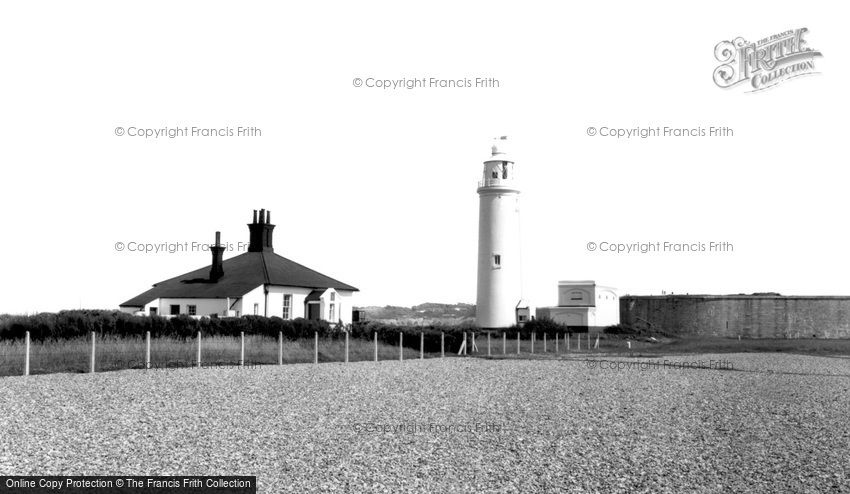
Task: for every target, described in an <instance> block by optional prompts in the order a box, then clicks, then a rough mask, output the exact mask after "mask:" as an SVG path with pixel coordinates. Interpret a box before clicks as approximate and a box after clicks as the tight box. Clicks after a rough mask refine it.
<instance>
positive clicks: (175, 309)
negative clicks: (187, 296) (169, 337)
mask: <svg viewBox="0 0 850 494" xmlns="http://www.w3.org/2000/svg"><path fill="white" fill-rule="evenodd" d="M179 314H180V305H179V304H174V305H172V306H171V315H172V316H176V315H179Z"/></svg>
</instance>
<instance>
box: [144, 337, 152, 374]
mask: <svg viewBox="0 0 850 494" xmlns="http://www.w3.org/2000/svg"><path fill="white" fill-rule="evenodd" d="M150 368H151V332H150V331H148V332H146V333H145V370H148V369H150Z"/></svg>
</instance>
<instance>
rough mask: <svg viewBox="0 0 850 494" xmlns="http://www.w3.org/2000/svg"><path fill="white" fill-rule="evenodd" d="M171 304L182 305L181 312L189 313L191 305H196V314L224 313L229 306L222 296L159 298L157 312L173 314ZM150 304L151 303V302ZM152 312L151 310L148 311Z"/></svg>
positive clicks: (167, 314) (162, 314)
mask: <svg viewBox="0 0 850 494" xmlns="http://www.w3.org/2000/svg"><path fill="white" fill-rule="evenodd" d="M171 304H174V305H179V306H180V314H189V309H188V306H189V305H194V306H195V309H196V310H195V315H196V316H210V315H213V314H216V315H219V316H220V315H222V314H224V311H225V309H226V308H227V301H226V300H225V299H222V298H162V299H158V305H157V307H158V309H157V314H158V315H160V316H170V315H171ZM149 305H150V304H149ZM146 314H150V310H149V308H148V310H147V311H146Z"/></svg>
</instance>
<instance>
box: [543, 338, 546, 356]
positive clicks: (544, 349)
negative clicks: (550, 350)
mask: <svg viewBox="0 0 850 494" xmlns="http://www.w3.org/2000/svg"><path fill="white" fill-rule="evenodd" d="M543 353H546V333H543Z"/></svg>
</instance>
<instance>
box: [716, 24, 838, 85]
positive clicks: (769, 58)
mask: <svg viewBox="0 0 850 494" xmlns="http://www.w3.org/2000/svg"><path fill="white" fill-rule="evenodd" d="M807 32H808V29H806V28H804V27H803V28H799V29H791V30H788V31H783V32H781V33H778V34H774V35H772V36H768V37H766V38H764V39H761V40H759V41H756V42H755V43H752V42H749V41H747V40H745V39H744V38H741V37H738V38H735V39H734V40H732V41H721V42H720V43H718V44H717V46H715V47H714V57H715V58H716V59H717V61H718V62H720V65H719V66H718V67H717V68H715V69H714V83H715V84H717V85H718V86H720V87H722V88H731V87H734V86H737V85H738V84H741V83H742V82H748V83H749V86H750V87H752V89H751V90H750V91H748V92H754V91H761V90H764V89H768V88H772V87H774V86H776V85H778V84H780V83H782V82H785V81H787V80H790V79H794V78H796V77H800V76H804V75H811V74H817V73H818V72H817V71H816V69H815V58H817V57H821V56H823V55H822V54H821V52H820V51H818V50H815V49H813V48H809V47H808V46H806V39H805V37H804V36H805V34H806V33H807Z"/></svg>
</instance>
